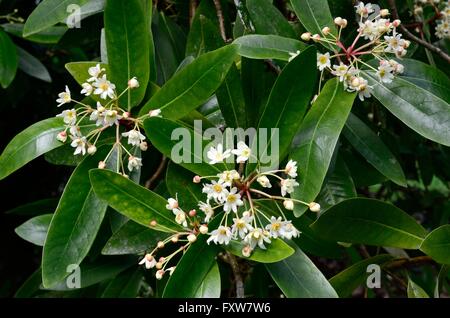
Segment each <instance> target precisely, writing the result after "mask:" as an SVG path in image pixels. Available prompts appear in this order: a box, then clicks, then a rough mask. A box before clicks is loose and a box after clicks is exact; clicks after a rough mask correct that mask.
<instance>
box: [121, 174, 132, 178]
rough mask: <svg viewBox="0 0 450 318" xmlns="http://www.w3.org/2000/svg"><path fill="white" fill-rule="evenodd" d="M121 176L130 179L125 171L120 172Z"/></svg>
mask: <svg viewBox="0 0 450 318" xmlns="http://www.w3.org/2000/svg"><path fill="white" fill-rule="evenodd" d="M122 176H123V177H124V178H127V179H130V176H129V175H127V174H126V173H122Z"/></svg>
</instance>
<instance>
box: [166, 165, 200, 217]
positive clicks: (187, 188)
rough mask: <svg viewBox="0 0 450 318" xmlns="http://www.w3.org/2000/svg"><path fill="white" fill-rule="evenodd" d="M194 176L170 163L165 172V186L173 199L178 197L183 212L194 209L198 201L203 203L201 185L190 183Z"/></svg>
mask: <svg viewBox="0 0 450 318" xmlns="http://www.w3.org/2000/svg"><path fill="white" fill-rule="evenodd" d="M194 176H195V174H194V173H192V172H190V171H189V170H186V169H184V168H183V167H181V166H179V165H177V164H174V163H173V162H170V164H169V166H168V168H167V172H166V185H167V188H168V189H169V192H170V194H171V195H172V197H173V198H175V197H178V202H179V205H180V207H182V208H183V209H184V210H187V211H189V210H191V209H196V208H197V206H198V202H199V201H205V200H206V196H205V194H204V193H203V192H202V185H201V184H196V183H193V182H192V179H193V178H194Z"/></svg>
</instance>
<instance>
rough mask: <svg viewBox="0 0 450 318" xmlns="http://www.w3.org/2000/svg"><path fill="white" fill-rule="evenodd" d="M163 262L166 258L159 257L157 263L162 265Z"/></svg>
mask: <svg viewBox="0 0 450 318" xmlns="http://www.w3.org/2000/svg"><path fill="white" fill-rule="evenodd" d="M165 261H166V258H165V257H164V256H161V257H160V258H159V261H158V262H160V263H164V262H165Z"/></svg>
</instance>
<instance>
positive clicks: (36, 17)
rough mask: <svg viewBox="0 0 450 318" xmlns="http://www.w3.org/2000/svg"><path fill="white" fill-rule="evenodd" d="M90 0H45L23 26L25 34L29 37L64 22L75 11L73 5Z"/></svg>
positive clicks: (80, 4) (79, 4)
mask: <svg viewBox="0 0 450 318" xmlns="http://www.w3.org/2000/svg"><path fill="white" fill-rule="evenodd" d="M88 1H89V0H43V1H41V2H40V3H39V5H38V6H37V7H36V9H34V10H33V12H32V13H31V14H30V16H29V17H28V19H27V21H26V22H25V25H24V28H23V36H24V37H28V36H30V35H32V34H36V33H38V32H40V31H42V30H45V29H47V28H49V27H51V26H53V25H55V24H57V23H59V22H63V21H65V20H66V18H67V17H68V16H69V15H70V14H71V13H73V9H72V10H69V9H70V7H69V6H71V5H76V6H82V5H83V4H85V3H87V2H88Z"/></svg>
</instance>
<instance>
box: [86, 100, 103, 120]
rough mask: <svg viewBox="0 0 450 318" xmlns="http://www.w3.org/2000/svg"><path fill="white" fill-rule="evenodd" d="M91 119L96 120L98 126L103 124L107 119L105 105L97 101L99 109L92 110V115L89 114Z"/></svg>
mask: <svg viewBox="0 0 450 318" xmlns="http://www.w3.org/2000/svg"><path fill="white" fill-rule="evenodd" d="M89 120H91V121H95V124H96V125H97V126H102V125H103V122H104V120H105V107H103V106H102V104H100V102H97V109H96V110H94V111H92V113H91V115H90V116H89Z"/></svg>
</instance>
